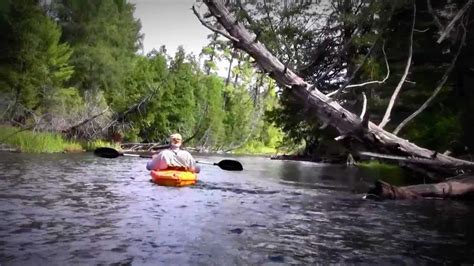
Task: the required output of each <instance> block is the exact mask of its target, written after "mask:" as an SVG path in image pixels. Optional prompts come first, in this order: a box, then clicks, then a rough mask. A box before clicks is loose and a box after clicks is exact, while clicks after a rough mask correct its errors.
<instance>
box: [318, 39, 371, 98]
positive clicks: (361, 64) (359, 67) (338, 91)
mask: <svg viewBox="0 0 474 266" xmlns="http://www.w3.org/2000/svg"><path fill="white" fill-rule="evenodd" d="M377 41H378V39H377V40H376V41H375V42H374V43H373V44H372V46H371V47H370V49H369V51H368V52H367V54H365V56H364V59H363V60H362V63H360V64H359V65H358V66H357V68H356V69H355V70H354V72H353V73H352V75H351V76H350V77H349V79H348V80H347V81H346V82H344V84H343V85H342V86H341V87H340V88H339V89H337V90H335V91H333V92H331V93H328V94H326V95H327V96H328V97H331V96H334V95H337V94H339V93H340V92H341V91H343V90H344V89H345V88H347V87H348V85H349V83H351V81H352V80H353V79H354V78H355V76H356V75H357V73H359V70H360V69H361V68H362V66H363V65H364V64H365V62H367V59H368V58H369V55H370V54H371V53H372V51H373V50H374V47H375V45H376V44H377Z"/></svg>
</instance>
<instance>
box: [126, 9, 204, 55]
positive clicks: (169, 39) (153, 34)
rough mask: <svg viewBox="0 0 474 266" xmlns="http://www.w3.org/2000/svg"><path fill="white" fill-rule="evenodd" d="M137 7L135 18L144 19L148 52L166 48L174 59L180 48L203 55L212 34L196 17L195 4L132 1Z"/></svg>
mask: <svg viewBox="0 0 474 266" xmlns="http://www.w3.org/2000/svg"><path fill="white" fill-rule="evenodd" d="M129 2H130V3H133V4H135V17H136V18H138V19H140V21H141V24H142V33H144V34H145V39H144V41H143V44H144V45H143V46H144V47H143V48H144V52H145V53H147V52H149V51H151V50H152V49H153V48H155V49H158V48H160V46H161V45H166V49H167V50H168V54H169V55H174V53H175V52H176V49H177V47H178V46H179V45H182V46H183V47H184V50H185V51H186V52H187V53H190V52H192V53H194V54H195V55H199V53H200V52H201V49H202V47H203V46H205V45H206V44H207V43H208V41H207V35H209V34H210V33H211V31H210V30H208V29H207V28H205V27H204V26H203V25H202V24H201V23H200V22H199V20H198V19H197V18H196V17H195V16H194V13H193V11H192V10H191V7H192V5H193V3H194V2H195V1H194V0H129Z"/></svg>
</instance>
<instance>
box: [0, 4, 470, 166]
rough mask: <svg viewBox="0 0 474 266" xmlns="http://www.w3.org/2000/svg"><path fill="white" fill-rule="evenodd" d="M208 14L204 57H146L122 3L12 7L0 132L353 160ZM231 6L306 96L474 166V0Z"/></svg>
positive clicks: (2, 64)
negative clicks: (180, 140)
mask: <svg viewBox="0 0 474 266" xmlns="http://www.w3.org/2000/svg"><path fill="white" fill-rule="evenodd" d="M206 4H208V3H207V1H204V2H201V1H197V2H196V3H195V4H194V5H193V12H194V13H195V15H196V17H197V20H198V19H199V20H200V21H201V23H203V24H204V26H206V27H208V28H210V29H212V30H213V31H214V34H211V35H210V36H209V44H208V45H207V46H206V47H203V49H202V53H201V54H199V55H193V54H187V53H186V51H184V50H183V49H180V50H178V51H177V52H176V54H175V55H168V54H167V51H166V47H161V48H160V49H158V50H154V51H152V52H150V53H148V54H146V55H143V54H140V53H139V50H140V46H141V42H142V41H143V38H144V36H143V35H142V34H141V33H140V22H139V21H138V20H137V19H136V18H134V16H133V12H134V6H133V4H130V3H127V2H126V1H125V0H105V1H100V2H97V1H90V0H89V1H79V0H53V1H50V2H44V1H35V0H20V1H5V2H4V4H2V7H1V12H2V13H1V14H2V16H1V21H0V23H1V24H0V25H1V26H0V30H1V31H2V33H3V34H2V36H7V38H3V39H2V40H1V44H0V46H1V49H2V51H3V52H2V56H1V59H0V73H1V74H0V75H1V79H0V82H1V85H0V93H1V94H2V97H1V104H0V108H1V114H2V116H1V123H2V124H3V125H8V126H14V127H18V128H21V129H28V130H33V131H40V132H41V131H47V132H57V133H60V134H61V135H63V136H65V137H67V138H70V139H87V140H91V139H106V140H120V141H124V142H165V141H166V137H167V136H168V134H169V133H170V132H173V131H179V132H182V133H183V135H184V136H186V137H185V138H186V139H187V140H186V141H187V145H188V146H194V147H198V148H200V149H201V150H209V151H233V150H236V149H239V148H244V149H246V150H247V151H249V150H252V149H253V150H255V149H260V148H262V147H267V148H272V149H274V148H279V147H280V148H281V147H283V146H286V147H293V151H296V152H298V153H299V155H302V156H305V157H308V158H310V159H312V160H316V161H318V160H321V159H326V160H336V161H342V160H345V159H346V156H347V154H348V153H350V152H351V150H353V149H354V147H353V145H354V142H353V141H352V140H351V139H350V138H349V137H348V138H346V137H345V136H343V135H342V134H340V133H341V132H340V130H339V131H338V130H337V129H338V127H337V126H336V127H331V126H328V121H326V120H325V119H322V118H321V116H320V115H318V111H317V110H316V111H314V110H309V108H308V107H305V106H303V105H302V104H301V101H295V100H294V98H292V97H289V94H291V92H290V91H291V90H288V89H287V88H288V87H291V84H290V85H289V84H284V82H282V80H281V79H280V80H279V79H278V78H276V79H275V75H276V74H277V73H275V72H271V71H269V69H268V68H266V67H265V66H262V62H261V61H259V60H258V58H255V57H252V54H249V53H246V52H248V51H245V49H242V47H240V46H239V45H241V44H240V43H238V41H236V37H235V36H231V34H229V33H226V32H225V30H224V27H223V26H222V24H219V23H218V22H217V21H216V20H214V21H212V22H210V23H207V22H206V20H209V19H211V17H212V16H213V14H211V13H212V12H207V13H206V10H205V5H206ZM223 4H224V5H225V6H226V8H228V10H229V12H231V13H232V14H233V15H234V16H235V21H234V22H235V23H236V25H243V26H245V27H247V28H248V29H249V30H250V31H251V32H252V34H254V36H252V38H253V40H254V42H255V43H259V44H260V43H262V44H264V45H265V47H266V49H268V51H269V52H271V54H272V55H274V56H275V58H277V59H278V60H279V61H280V62H281V64H283V65H284V73H286V72H287V70H289V71H292V72H291V73H295V74H296V75H298V76H299V77H301V78H302V79H304V80H305V81H308V82H309V83H308V84H312V85H311V86H312V87H311V88H310V89H309V90H314V89H316V88H317V90H318V91H320V92H321V93H323V94H325V95H327V96H328V97H330V98H331V101H334V102H337V104H338V105H340V106H343V107H344V108H345V110H348V111H350V112H352V113H354V114H357V115H360V118H361V120H366V122H367V121H368V120H370V121H373V122H374V123H376V124H378V125H379V127H380V128H383V129H384V130H386V131H387V132H392V133H393V134H394V135H396V136H397V137H400V138H401V139H406V140H409V141H410V142H413V143H416V144H417V145H420V146H422V147H426V148H428V149H430V150H433V151H436V152H437V153H439V154H447V155H453V156H457V157H459V158H464V159H468V160H470V159H471V156H472V150H473V148H474V141H473V139H472V138H471V137H470V136H471V135H472V133H473V131H474V123H473V122H474V121H472V120H473V116H472V115H471V112H472V108H473V106H474V105H473V104H472V102H473V100H474V98H473V97H474V96H473V92H472V90H471V89H470V88H471V86H472V84H473V75H472V74H473V69H474V66H473V65H472V64H473V63H472V62H473V60H472V57H473V54H472V51H473V49H472V45H473V44H472V43H473V38H472V33H471V32H472V30H471V29H472V19H471V18H470V15H471V13H472V11H471V10H472V9H471V4H472V1H464V0H463V1H461V0H459V1H447V0H446V1H444V0H443V1H433V2H431V1H429V0H428V1H425V0H419V1H418V0H416V1H408V0H406V1H396V2H387V1H377V0H371V1H368V0H357V1H355V0H354V1H351V0H340V1H323V0H320V1H287V0H285V1H239V0H236V1H226V2H225V3H223ZM190 12H191V11H190ZM226 30H228V29H226ZM164 38H165V37H164ZM263 64H265V63H263ZM218 65H226V66H227V69H228V72H227V75H226V76H219V75H217V73H218ZM313 111H314V112H313ZM342 127H344V126H342ZM259 147H260V148H259ZM295 147H296V148H295ZM372 150H373V149H372Z"/></svg>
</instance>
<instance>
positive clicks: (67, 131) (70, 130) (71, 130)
mask: <svg viewBox="0 0 474 266" xmlns="http://www.w3.org/2000/svg"><path fill="white" fill-rule="evenodd" d="M108 110H109V107H108V106H107V108H105V109H104V110H103V111H102V112H100V113H98V114H96V115H93V116H91V117H88V118H86V119H84V120H82V121H81V122H79V123H77V124H75V125H73V126H71V127H69V128H67V129H64V130H62V133H63V134H66V135H68V136H72V135H73V134H74V133H75V132H76V130H77V129H78V128H79V127H81V126H83V125H85V124H87V123H89V122H91V121H93V120H94V119H96V118H97V117H99V116H101V115H103V114H105V113H106V112H107V111H108Z"/></svg>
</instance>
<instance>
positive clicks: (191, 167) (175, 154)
mask: <svg viewBox="0 0 474 266" xmlns="http://www.w3.org/2000/svg"><path fill="white" fill-rule="evenodd" d="M182 144H183V138H182V137H181V135H180V134H178V133H175V134H171V136H170V147H169V148H168V149H166V150H162V151H161V152H160V153H158V154H156V155H153V159H152V160H151V161H149V162H148V163H147V164H146V169H148V170H164V169H179V170H181V169H183V170H185V171H190V172H194V173H199V172H200V168H199V167H198V166H196V161H195V160H194V158H193V156H192V155H191V153H189V152H188V151H185V150H181V149H180V148H181V145H182Z"/></svg>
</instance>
